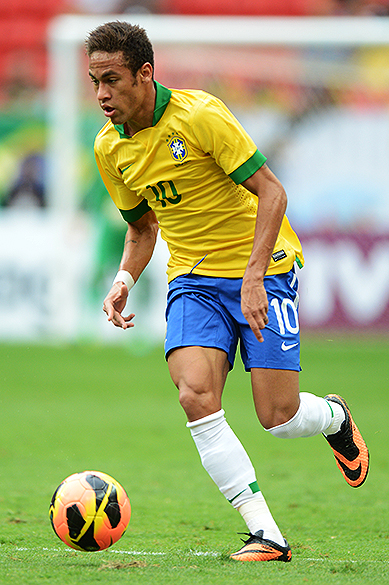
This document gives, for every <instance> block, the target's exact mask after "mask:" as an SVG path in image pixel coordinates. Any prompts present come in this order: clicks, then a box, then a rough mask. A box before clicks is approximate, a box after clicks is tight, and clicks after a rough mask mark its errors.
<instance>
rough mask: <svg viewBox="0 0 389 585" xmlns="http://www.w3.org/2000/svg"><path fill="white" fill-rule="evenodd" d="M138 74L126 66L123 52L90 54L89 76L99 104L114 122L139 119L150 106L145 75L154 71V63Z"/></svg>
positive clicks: (119, 122) (121, 122) (123, 122)
mask: <svg viewBox="0 0 389 585" xmlns="http://www.w3.org/2000/svg"><path fill="white" fill-rule="evenodd" d="M146 65H148V66H149V67H148V68H147V67H146V69H145V70H144V68H145V66H143V67H141V69H140V70H139V71H138V72H137V74H136V76H135V77H134V75H133V74H132V73H131V71H130V70H129V69H128V67H126V65H125V61H124V58H123V54H122V53H121V52H119V53H105V52H100V51H96V52H94V53H92V55H91V56H90V57H89V76H90V78H91V80H92V83H93V85H94V88H95V92H96V97H97V99H98V101H99V104H100V107H101V108H102V110H103V111H104V114H105V116H106V117H107V118H110V119H111V121H112V123H113V124H125V123H126V122H129V123H130V125H131V121H138V120H140V119H141V118H142V116H144V114H145V109H146V107H147V103H146V102H147V99H146V97H147V93H146V84H145V83H144V79H145V76H144V74H145V72H146V76H147V75H148V74H149V73H150V69H151V74H152V68H151V65H149V64H146Z"/></svg>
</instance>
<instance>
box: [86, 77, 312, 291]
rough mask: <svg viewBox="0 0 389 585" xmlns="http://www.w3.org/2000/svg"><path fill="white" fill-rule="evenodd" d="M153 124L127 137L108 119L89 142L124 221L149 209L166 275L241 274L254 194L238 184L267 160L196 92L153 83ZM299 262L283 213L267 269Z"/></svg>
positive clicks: (214, 102) (220, 109) (212, 101)
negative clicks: (164, 252)
mask: <svg viewBox="0 0 389 585" xmlns="http://www.w3.org/2000/svg"><path fill="white" fill-rule="evenodd" d="M155 87H156V103H155V109H154V118H153V125H152V126H151V127H149V128H145V129H143V130H141V131H139V132H137V133H136V134H135V135H134V136H132V137H130V136H127V135H126V134H125V133H124V128H123V126H121V125H120V126H118V125H117V126H115V125H113V124H112V122H111V121H108V122H107V123H106V124H105V126H104V127H103V128H102V129H101V131H100V132H99V133H98V135H97V137H96V140H95V156H96V161H97V165H98V168H99V171H100V174H101V177H102V179H103V181H104V184H105V186H106V188H107V190H108V192H109V194H110V195H111V197H112V199H113V201H114V203H115V205H116V206H117V208H118V209H119V210H120V212H121V213H122V216H123V218H124V219H125V220H126V221H128V222H132V221H136V220H137V219H139V218H140V217H141V216H142V215H143V214H144V213H146V212H147V211H148V210H149V209H152V210H153V211H154V212H155V214H156V217H157V220H158V222H159V227H160V231H161V236H162V238H163V239H164V240H165V241H166V242H167V245H168V248H169V252H170V259H169V262H168V267H167V274H168V280H169V281H170V280H172V279H173V278H176V277H177V276H179V275H181V274H187V273H189V272H194V273H196V274H202V275H204V276H214V277H225V278H241V277H242V276H243V274H244V271H245V269H246V265H247V262H248V259H249V257H250V254H251V250H252V244H253V237H254V230H255V221H256V214H257V208H258V198H257V197H256V196H255V195H253V194H252V193H251V192H249V191H248V190H247V189H245V188H244V187H243V186H242V185H241V184H240V183H242V182H243V181H245V180H246V179H248V178H249V177H250V176H251V175H253V174H254V173H255V172H256V171H257V170H258V169H259V168H260V167H261V166H262V165H263V164H264V163H265V161H266V157H265V156H264V155H263V154H261V153H260V152H259V151H258V149H257V147H256V145H255V143H254V142H253V140H252V139H251V138H250V136H249V135H248V134H247V132H246V131H245V130H244V129H243V127H242V126H241V125H240V123H239V122H238V120H237V119H236V118H235V117H234V116H233V114H232V113H231V112H230V111H229V110H228V108H227V107H226V106H225V105H224V104H223V103H222V102H221V101H220V100H219V99H218V98H216V97H214V96H212V95H210V94H208V93H206V92H204V91H201V90H176V89H173V90H170V89H168V88H166V87H164V86H163V85H161V84H159V83H157V82H155ZM295 260H296V261H297V262H298V264H299V265H301V266H302V264H303V255H302V250H301V244H300V242H299V239H298V237H297V235H296V234H295V232H294V231H293V230H292V228H291V226H290V224H289V221H288V219H287V217H286V216H285V217H284V219H283V222H282V225H281V229H280V232H279V235H278V239H277V242H276V246H275V248H274V251H273V255H272V259H271V262H270V265H269V269H268V271H267V274H279V273H283V272H288V271H289V270H290V269H291V268H292V266H293V263H294V262H295Z"/></svg>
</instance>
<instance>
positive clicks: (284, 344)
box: [281, 341, 298, 351]
mask: <svg viewBox="0 0 389 585" xmlns="http://www.w3.org/2000/svg"><path fill="white" fill-rule="evenodd" d="M296 345H298V343H291V344H290V345H286V343H285V341H283V342H282V345H281V349H282V351H288V350H289V349H292V348H293V347H296Z"/></svg>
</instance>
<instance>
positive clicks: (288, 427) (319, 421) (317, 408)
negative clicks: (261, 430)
mask: <svg viewBox="0 0 389 585" xmlns="http://www.w3.org/2000/svg"><path fill="white" fill-rule="evenodd" d="M344 418H345V415H344V411H343V408H342V407H341V406H340V405H339V404H336V403H335V402H331V404H329V403H328V402H327V400H324V398H320V397H319V396H315V395H314V394H309V393H308V392H301V393H300V406H299V409H298V411H297V412H296V414H295V415H294V416H293V417H292V418H291V419H290V420H288V422H286V423H284V424H282V425H278V426H275V427H272V428H271V429H265V430H267V431H268V432H269V433H271V434H272V435H274V436H275V437H279V438H281V439H294V438H297V437H314V436H315V435H318V434H320V433H326V434H332V433H334V432H337V430H339V428H340V425H341V424H342V422H343V420H344ZM333 429H337V430H333Z"/></svg>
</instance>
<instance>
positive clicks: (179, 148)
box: [168, 135, 188, 162]
mask: <svg viewBox="0 0 389 585" xmlns="http://www.w3.org/2000/svg"><path fill="white" fill-rule="evenodd" d="M168 147H169V150H170V154H171V155H172V158H173V160H175V161H176V162H182V161H183V160H184V159H186V157H187V156H188V149H187V146H186V143H185V140H184V139H183V138H180V137H179V136H177V135H175V136H173V137H172V138H170V140H169V141H168Z"/></svg>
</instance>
